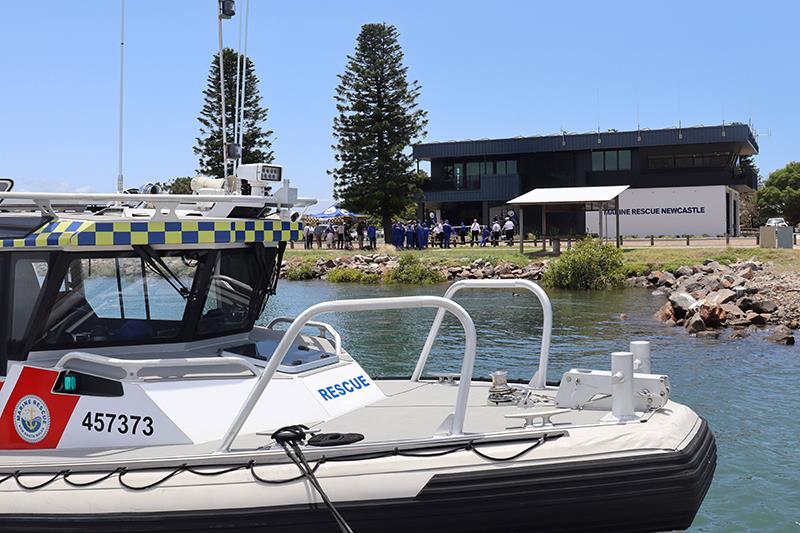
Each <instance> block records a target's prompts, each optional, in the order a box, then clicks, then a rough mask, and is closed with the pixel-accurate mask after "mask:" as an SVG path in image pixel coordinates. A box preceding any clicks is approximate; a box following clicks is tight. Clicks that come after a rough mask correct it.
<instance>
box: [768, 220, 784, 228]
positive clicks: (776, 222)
mask: <svg viewBox="0 0 800 533" xmlns="http://www.w3.org/2000/svg"><path fill="white" fill-rule="evenodd" d="M764 225H765V226H772V227H775V228H785V227H787V226H788V225H789V224H787V223H786V221H785V220H784V219H782V218H770V219H769V220H767V223H766V224H764Z"/></svg>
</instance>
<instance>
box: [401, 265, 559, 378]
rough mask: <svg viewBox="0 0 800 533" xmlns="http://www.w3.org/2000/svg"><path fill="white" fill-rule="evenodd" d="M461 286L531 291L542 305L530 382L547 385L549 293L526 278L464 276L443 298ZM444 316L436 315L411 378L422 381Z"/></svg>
mask: <svg viewBox="0 0 800 533" xmlns="http://www.w3.org/2000/svg"><path fill="white" fill-rule="evenodd" d="M462 289H525V290H528V291H530V292H532V293H533V294H534V295H535V296H536V297H537V298H538V299H539V303H540V304H541V306H542V315H543V324H542V345H541V350H540V352H539V369H538V370H537V371H536V372H535V373H534V375H533V377H532V378H531V380H530V382H529V383H528V386H530V387H531V388H533V389H544V388H545V387H546V385H547V363H548V360H549V358H550V339H551V337H552V334H553V305H552V303H551V302H550V298H549V297H548V296H547V293H546V292H545V291H544V289H542V288H541V287H540V286H539V285H538V284H536V283H534V282H532V281H530V280H527V279H464V280H460V281H456V282H455V283H453V284H452V285H450V287H449V288H448V289H447V291H446V292H445V293H444V298H447V299H452V298H453V296H454V295H455V293H457V292H458V291H460V290H462ZM443 320H444V311H443V310H441V309H440V310H439V311H438V312H437V313H436V318H434V319H433V324H432V325H431V330H430V331H429V332H428V338H427V339H425V345H424V346H423V347H422V351H421V352H420V354H419V359H418V360H417V366H416V368H414V373H413V374H412V375H411V380H412V381H419V380H420V378H421V377H422V371H423V370H424V368H425V363H426V362H427V361H428V356H429V355H430V353H431V348H433V343H434V341H435V340H436V337H437V336H438V335H439V328H440V327H441V326H442V321H443Z"/></svg>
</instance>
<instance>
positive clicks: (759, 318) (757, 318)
mask: <svg viewBox="0 0 800 533" xmlns="http://www.w3.org/2000/svg"><path fill="white" fill-rule="evenodd" d="M745 319H746V320H747V321H748V322H749V323H751V324H754V325H756V326H763V325H764V324H766V323H767V315H762V314H760V313H754V312H753V311H748V312H747V314H746V315H745Z"/></svg>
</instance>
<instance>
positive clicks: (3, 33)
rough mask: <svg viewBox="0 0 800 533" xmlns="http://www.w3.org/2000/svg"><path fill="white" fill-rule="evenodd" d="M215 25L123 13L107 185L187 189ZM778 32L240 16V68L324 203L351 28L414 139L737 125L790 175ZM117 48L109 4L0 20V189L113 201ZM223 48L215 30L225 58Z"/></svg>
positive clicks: (73, 5)
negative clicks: (393, 32) (244, 20)
mask: <svg viewBox="0 0 800 533" xmlns="http://www.w3.org/2000/svg"><path fill="white" fill-rule="evenodd" d="M244 3H245V2H244V0H239V1H238V2H237V7H238V10H239V12H240V13H242V12H243V10H244ZM215 13H216V0H184V1H178V0H164V1H155V2H154V1H152V0H128V1H127V21H126V22H127V24H126V26H127V28H126V32H127V39H126V40H127V43H126V49H127V53H126V101H125V107H126V125H125V167H124V170H125V176H126V184H127V185H129V186H133V185H140V184H142V183H145V182H147V181H153V180H165V179H169V178H171V177H175V176H182V175H193V174H194V169H195V168H196V160H195V156H194V154H193V153H192V146H193V144H194V139H195V136H196V135H197V133H198V125H197V121H196V117H197V114H198V111H199V109H200V107H201V101H202V94H201V92H202V90H203V88H204V86H205V82H206V76H207V73H208V67H209V62H210V60H211V56H212V54H213V53H214V52H215V50H216V46H217V34H216V20H215ZM798 20H800V3H797V2H789V1H784V2H752V1H748V2H739V1H717V2H705V1H704V2H697V1H670V2H642V1H632V2H596V1H593V2H572V3H569V2H532V1H521V0H520V1H499V0H495V1H493V2H487V1H485V0H484V1H466V0H457V1H456V0H452V1H444V0H435V1H434V0H425V1H417V0H413V1H409V0H407V1H404V2H395V1H392V2H389V1H374V0H371V1H366V0H365V1H361V0H359V1H347V0H341V1H336V2H334V1H323V0H319V1H303V0H295V1H292V2H278V1H267V0H251V19H250V43H249V51H250V55H251V57H252V59H253V60H254V62H255V65H256V69H257V74H258V76H259V78H260V80H261V93H262V96H263V102H264V104H265V105H266V106H267V107H268V108H269V119H268V126H269V128H271V129H273V130H274V131H275V138H274V148H275V153H276V161H277V162H278V163H280V164H283V165H284V166H285V168H286V172H287V175H288V176H289V177H291V178H293V179H294V182H295V183H296V184H297V185H299V186H300V188H301V194H302V195H308V196H317V197H319V198H322V199H327V198H330V197H331V181H330V178H329V177H328V176H327V175H326V173H325V171H326V169H328V168H331V167H332V166H333V157H332V152H331V149H330V145H331V143H332V138H331V123H332V119H333V116H334V113H335V109H334V103H333V93H334V88H335V86H336V84H337V81H338V80H337V78H336V75H337V74H338V73H340V72H341V71H342V70H343V68H344V65H345V62H346V55H347V54H349V53H351V52H352V50H353V47H354V45H355V39H356V35H357V34H358V31H359V27H360V26H361V25H362V24H364V23H369V22H388V23H392V24H394V25H396V26H397V28H398V29H399V31H400V36H401V44H402V46H403V48H404V50H405V54H406V58H405V60H406V64H407V65H408V66H409V74H410V76H411V77H413V78H415V79H418V80H419V81H420V83H421V84H422V87H423V92H422V98H421V102H420V103H421V105H422V107H423V108H425V109H427V110H428V112H429V118H430V125H429V128H428V131H429V133H428V137H427V138H428V140H450V139H468V138H485V137H508V136H516V135H532V134H548V133H555V132H558V131H559V130H560V129H561V128H563V129H565V130H567V131H570V132H584V131H592V130H595V129H597V127H598V125H599V127H600V128H601V129H603V130H605V129H608V128H616V129H619V130H624V129H633V128H635V127H636V122H637V115H638V119H639V122H640V123H641V125H642V127H649V128H657V127H668V126H673V125H677V124H678V121H679V120H680V121H682V123H683V124H684V125H694V124H706V125H708V124H719V123H721V122H722V120H723V119H724V120H725V121H727V122H732V121H741V122H747V121H748V120H750V119H752V121H753V123H754V124H755V126H756V128H757V130H758V132H759V134H760V137H759V139H758V140H759V143H760V145H761V155H760V156H759V157H758V159H757V162H758V164H759V165H760V167H761V169H762V173H764V174H766V173H768V172H769V171H772V170H774V169H776V168H779V167H781V166H783V165H784V164H785V163H786V162H787V161H789V160H793V159H794V160H796V159H800V133H799V132H800V69H799V68H798V64H800V63H799V62H800V39H798V37H797V21H798ZM118 32H119V2H118V1H116V0H102V1H100V0H95V1H89V0H81V1H79V2H65V1H62V0H59V1H55V0H51V1H45V0H37V1H36V2H11V0H5V1H4V2H3V15H2V18H1V19H0V48H1V49H2V54H0V72H2V80H1V81H0V176H10V177H13V178H15V179H16V180H17V184H18V188H19V189H28V190H42V189H57V190H66V191H75V190H86V189H88V190H95V191H111V190H113V188H114V187H115V177H116V167H117V163H116V142H117V134H116V131H117V107H116V106H117V75H118ZM237 32H238V21H237V20H236V19H233V20H231V21H227V22H226V23H225V38H226V43H227V44H228V45H233V46H234V47H235V45H236V39H237ZM767 133H770V135H769V136H768V135H767Z"/></svg>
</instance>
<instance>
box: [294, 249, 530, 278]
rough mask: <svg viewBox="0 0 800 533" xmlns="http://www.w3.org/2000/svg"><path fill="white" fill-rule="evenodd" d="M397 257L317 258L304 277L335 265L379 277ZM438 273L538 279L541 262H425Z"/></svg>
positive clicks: (320, 275)
mask: <svg viewBox="0 0 800 533" xmlns="http://www.w3.org/2000/svg"><path fill="white" fill-rule="evenodd" d="M301 261H302V260H301V259H299V258H292V259H289V260H285V261H284V262H283V264H282V265H281V277H284V278H285V277H287V272H288V270H289V269H290V268H293V267H297V266H298V264H300V262H301ZM399 262H400V258H399V257H397V256H391V255H380V254H374V255H352V256H343V257H335V258H320V259H317V261H316V262H315V263H314V265H313V266H311V267H310V268H309V269H307V276H305V277H306V279H324V278H325V276H326V274H327V273H328V272H329V271H331V270H333V269H334V268H337V267H349V268H354V269H356V270H359V271H361V272H363V273H365V274H378V275H380V276H383V275H384V274H386V272H387V271H388V270H391V269H393V268H396V267H397V265H398V264H399ZM428 266H429V267H430V268H432V269H436V270H438V271H440V272H441V273H442V276H443V277H444V278H446V279H447V280H449V281H457V280H460V279H517V278H521V279H530V280H539V279H541V277H542V273H543V272H544V268H545V265H544V263H530V264H528V265H526V266H524V267H519V266H517V265H514V264H513V263H509V262H505V261H500V262H496V263H492V262H490V261H486V260H483V259H476V260H474V261H472V262H471V263H469V264H466V265H461V266H453V265H448V264H435V263H431V264H429V265H428Z"/></svg>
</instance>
